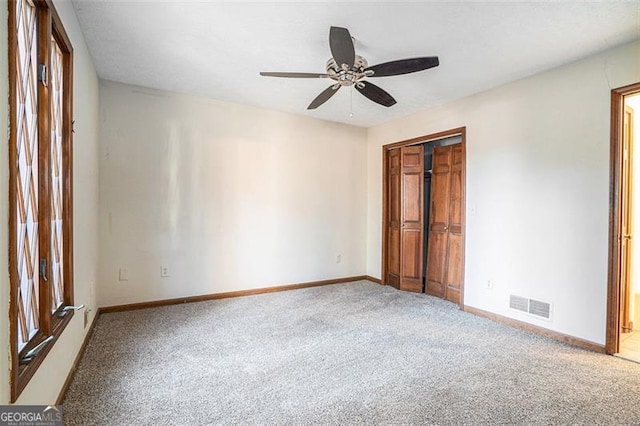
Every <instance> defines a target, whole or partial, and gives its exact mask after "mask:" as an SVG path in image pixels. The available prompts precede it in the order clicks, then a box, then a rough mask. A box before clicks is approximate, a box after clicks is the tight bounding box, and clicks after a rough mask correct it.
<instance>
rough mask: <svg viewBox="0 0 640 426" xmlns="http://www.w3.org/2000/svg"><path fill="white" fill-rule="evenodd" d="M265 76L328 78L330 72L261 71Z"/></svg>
mask: <svg viewBox="0 0 640 426" xmlns="http://www.w3.org/2000/svg"><path fill="white" fill-rule="evenodd" d="M260 75H262V76H265V77H285V78H328V77H329V74H316V73H312V72H261V73H260Z"/></svg>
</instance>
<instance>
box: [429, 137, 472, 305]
mask: <svg viewBox="0 0 640 426" xmlns="http://www.w3.org/2000/svg"><path fill="white" fill-rule="evenodd" d="M462 155H463V152H462V144H456V145H449V146H441V147H436V148H434V149H433V163H432V175H431V208H430V209H429V210H430V211H429V230H428V232H429V239H428V241H429V244H428V245H429V246H428V249H427V280H426V293H427V294H430V295H433V296H437V297H441V298H444V299H447V300H449V301H451V302H454V303H460V288H461V284H462V254H463V253H462V166H463V159H462Z"/></svg>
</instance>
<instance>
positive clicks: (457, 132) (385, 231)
mask: <svg viewBox="0 0 640 426" xmlns="http://www.w3.org/2000/svg"><path fill="white" fill-rule="evenodd" d="M466 134H467V128H466V127H458V128H455V129H450V130H445V131H443V132H438V133H432V134H429V135H424V136H419V137H417V138H412V139H407V140H404V141H400V142H394V143H390V144H387V145H384V146H383V147H382V247H381V252H382V277H381V280H382V284H383V285H388V284H389V258H390V256H389V252H388V250H389V245H388V244H389V185H388V173H387V172H388V170H387V164H388V156H389V152H390V151H391V150H393V149H398V148H401V147H404V146H410V145H420V144H424V143H427V142H433V141H437V140H440V139H445V138H449V137H452V136H460V137H461V139H462V141H461V144H462V280H461V281H462V282H461V284H460V303H459V306H460V308H461V309H463V308H464V283H465V277H464V270H465V240H466V215H465V210H466V209H465V206H466V184H467V182H466V169H467V155H466V152H467V149H466V148H467V137H466ZM423 255H424V254H423ZM423 279H424V277H423Z"/></svg>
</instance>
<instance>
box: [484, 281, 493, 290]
mask: <svg viewBox="0 0 640 426" xmlns="http://www.w3.org/2000/svg"><path fill="white" fill-rule="evenodd" d="M485 286H486V287H487V288H488V289H492V288H493V282H491V280H487V283H486V284H485Z"/></svg>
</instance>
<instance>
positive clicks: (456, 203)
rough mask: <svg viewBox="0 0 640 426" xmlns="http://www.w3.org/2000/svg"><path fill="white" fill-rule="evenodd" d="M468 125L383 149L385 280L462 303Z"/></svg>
mask: <svg viewBox="0 0 640 426" xmlns="http://www.w3.org/2000/svg"><path fill="white" fill-rule="evenodd" d="M465 134H466V131H465V128H458V129H452V130H448V131H446V132H440V133H437V134H433V135H426V136H422V137H419V138H414V139H410V140H407V141H402V142H397V143H393V144H389V145H385V146H384V147H383V203H382V204H383V229H382V283H383V284H386V285H391V286H393V287H395V288H398V289H400V290H406V291H413V292H424V293H427V294H430V295H433V296H436V297H440V298H443V299H447V300H449V301H451V302H454V303H457V304H459V305H460V306H463V276H464V229H465V226H464V189H465V144H466V140H465Z"/></svg>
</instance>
